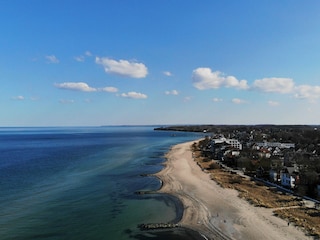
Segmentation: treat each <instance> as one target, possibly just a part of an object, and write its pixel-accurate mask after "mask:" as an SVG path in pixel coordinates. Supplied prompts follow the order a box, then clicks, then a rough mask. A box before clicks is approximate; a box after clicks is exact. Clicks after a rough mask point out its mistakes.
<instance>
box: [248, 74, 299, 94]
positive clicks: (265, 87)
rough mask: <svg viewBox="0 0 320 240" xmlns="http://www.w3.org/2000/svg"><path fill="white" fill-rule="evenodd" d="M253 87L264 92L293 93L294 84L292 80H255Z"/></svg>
mask: <svg viewBox="0 0 320 240" xmlns="http://www.w3.org/2000/svg"><path fill="white" fill-rule="evenodd" d="M253 87H254V88H255V89H257V90H260V91H262V92H273V93H282V94H285V93H292V92H293V90H294V82H293V80H292V79H291V78H275V77H274V78H263V79H258V80H255V81H254V83H253Z"/></svg>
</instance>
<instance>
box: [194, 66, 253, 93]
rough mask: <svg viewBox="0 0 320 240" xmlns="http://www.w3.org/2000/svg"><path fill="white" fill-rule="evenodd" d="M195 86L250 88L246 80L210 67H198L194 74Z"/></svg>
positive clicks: (207, 87)
mask: <svg viewBox="0 0 320 240" xmlns="http://www.w3.org/2000/svg"><path fill="white" fill-rule="evenodd" d="M192 80H193V86H194V87H195V88H197V89H199V90H204V89H217V88H221V87H227V88H229V87H232V88H237V89H248V88H249V86H248V84H247V81H246V80H238V79H236V78H235V77H234V76H225V75H224V74H223V73H221V72H219V71H215V72H212V70H211V69H210V68H197V69H195V70H193V74H192Z"/></svg>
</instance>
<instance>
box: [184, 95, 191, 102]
mask: <svg viewBox="0 0 320 240" xmlns="http://www.w3.org/2000/svg"><path fill="white" fill-rule="evenodd" d="M191 100H192V97H190V96H187V97H185V98H184V99H183V101H184V102H189V101H191Z"/></svg>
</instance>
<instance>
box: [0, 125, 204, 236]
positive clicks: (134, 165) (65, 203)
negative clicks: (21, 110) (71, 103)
mask: <svg viewBox="0 0 320 240" xmlns="http://www.w3.org/2000/svg"><path fill="white" fill-rule="evenodd" d="M172 135H173V133H172V132H165V131H153V127H92V128H89V127H87V128H86V127H82V128H0V239H2V240H5V239H23V240H28V239H50V240H51V239H124V240H125V239H194V236H191V235H190V232H188V231H185V230H183V229H181V230H179V231H176V232H171V231H169V232H168V231H164V232H148V233H147V232H142V231H140V230H139V229H138V228H137V225H138V224H140V223H151V222H169V221H173V220H175V219H177V218H179V215H180V214H179V213H181V209H180V208H181V205H180V203H179V201H178V200H177V199H175V198H174V197H172V196H169V195H165V194H144V195H138V194H136V192H137V191H144V190H146V191H149V190H157V189H158V188H159V187H160V181H159V179H157V178H155V177H152V176H148V174H152V173H156V172H158V171H160V170H161V169H162V165H161V163H163V161H165V159H164V154H165V153H166V152H167V151H168V150H169V149H170V147H171V146H172V145H174V144H177V143H180V142H186V141H191V140H195V139H198V138H200V137H201V135H200V134H196V133H182V132H175V133H174V137H173V136H172ZM146 175H147V176H146Z"/></svg>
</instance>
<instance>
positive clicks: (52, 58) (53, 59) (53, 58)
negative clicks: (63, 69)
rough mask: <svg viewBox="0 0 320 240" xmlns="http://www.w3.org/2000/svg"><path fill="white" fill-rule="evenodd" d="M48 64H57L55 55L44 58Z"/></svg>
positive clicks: (57, 60)
mask: <svg viewBox="0 0 320 240" xmlns="http://www.w3.org/2000/svg"><path fill="white" fill-rule="evenodd" d="M46 59H47V61H48V63H59V59H58V58H57V57H56V56H55V55H48V56H46Z"/></svg>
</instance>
